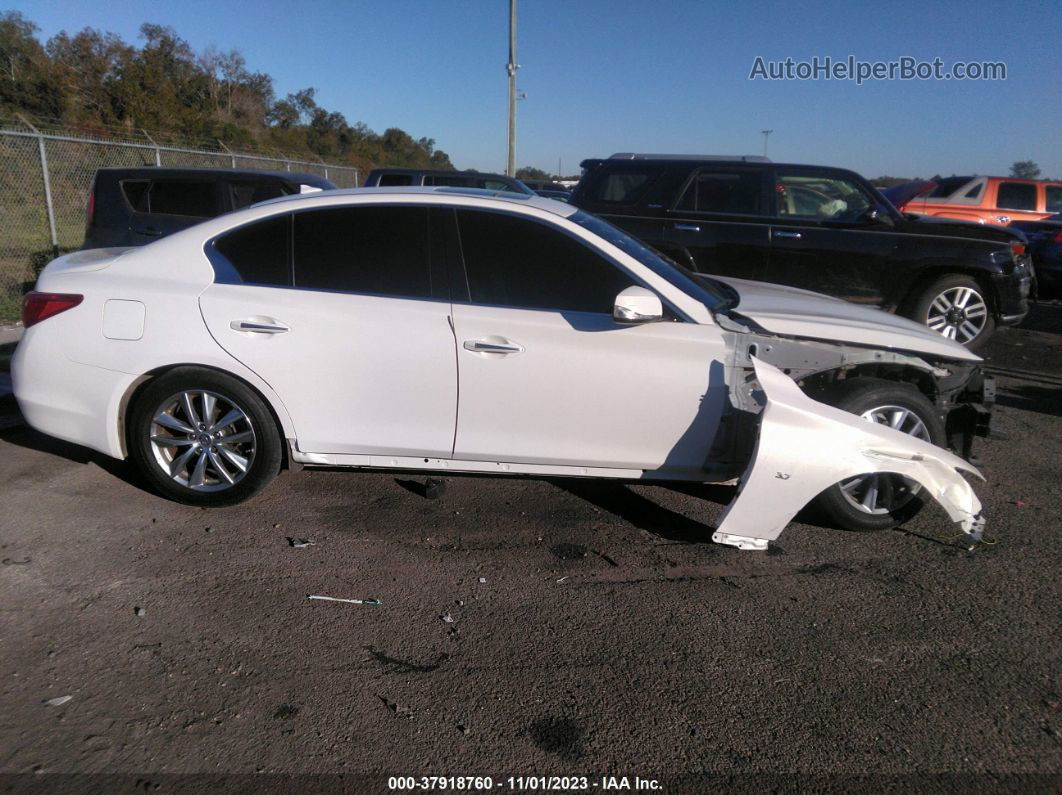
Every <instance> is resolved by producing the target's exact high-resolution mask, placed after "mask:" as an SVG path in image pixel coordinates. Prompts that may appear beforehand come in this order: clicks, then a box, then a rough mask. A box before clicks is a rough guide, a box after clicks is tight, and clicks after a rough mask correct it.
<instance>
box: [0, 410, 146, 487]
mask: <svg viewBox="0 0 1062 795" xmlns="http://www.w3.org/2000/svg"><path fill="white" fill-rule="evenodd" d="M0 440H2V441H4V442H7V443H8V444H13V445H16V446H17V447H24V448H26V449H27V450H36V451H37V452H40V453H46V454H48V455H53V456H58V457H59V458H65V459H66V460H67V461H73V462H74V463H76V464H95V465H96V466H98V467H99V468H100V469H102V470H103V471H104V472H106V473H107V474H108V475H111V476H112V477H115V478H118V479H119V480H122V481H124V482H126V483H128V484H129V485H130V486H133V487H135V488H137V489H139V490H140V491H143V492H146V493H148V494H155V492H154V491H152V490H151V488H149V487H148V485H147V483H145V482H144V481H143V480H142V479H141V477H140V475H139V473H138V472H137V471H136V470H135V469H134V468H133V467H131V466H129V465H128V463H127V462H125V461H119V460H118V459H117V458H111V457H110V456H108V455H104V454H103V453H97V452H96V451H95V450H90V449H89V448H87V447H82V446H81V445H77V444H72V443H71V442H64V441H63V440H61V439H56V438H54V437H52V436H45V435H44V434H43V433H39V432H37V431H35V430H33V429H32V428H30V427H29V426H28V425H21V424H20V425H15V426H13V427H9V428H4V429H3V430H0Z"/></svg>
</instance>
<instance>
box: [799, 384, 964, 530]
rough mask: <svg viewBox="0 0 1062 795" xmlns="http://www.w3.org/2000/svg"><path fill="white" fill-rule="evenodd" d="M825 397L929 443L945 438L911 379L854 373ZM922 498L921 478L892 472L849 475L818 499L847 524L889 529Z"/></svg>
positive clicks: (834, 519)
mask: <svg viewBox="0 0 1062 795" xmlns="http://www.w3.org/2000/svg"><path fill="white" fill-rule="evenodd" d="M821 400H822V402H823V403H828V404H829V405H831V406H836V407H837V408H839V409H842V410H844V411H847V412H850V413H852V414H857V415H859V416H860V417H862V418H863V419H864V420H866V421H867V422H876V423H879V424H881V425H888V426H889V427H891V428H895V429H896V430H898V431H901V432H903V433H906V434H909V435H911V436H914V437H915V438H917V439H921V440H923V441H926V442H929V443H931V444H935V445H943V444H944V442H945V435H944V424H943V423H942V422H941V420H940V417H939V416H938V415H937V412H936V410H935V409H934V407H933V404H932V403H930V402H929V400H928V399H926V397H925V396H924V395H923V394H922V393H921V392H919V391H918V390H917V389H916V388H915V387H913V386H911V385H910V384H903V383H897V382H895V381H884V380H881V379H878V378H855V379H851V380H847V381H842V382H840V383H839V384H838V385H837V386H836V387H835V388H834V389H833V390H831V391H830V392H828V393H827V394H826V395H825V396H824V397H822V398H821ZM924 504H925V496H924V495H923V493H922V487H921V486H919V485H918V483H916V482H915V481H913V480H911V479H909V478H905V477H903V476H902V475H894V474H889V473H876V474H869V475H860V476H858V477H854V478H849V479H848V480H845V481H842V482H841V483H838V484H836V485H834V486H831V487H830V488H829V489H827V490H826V491H824V492H823V493H822V494H820V495H819V496H818V497H817V498H816V500H815V506H816V507H817V508H818V509H819V511H820V512H822V513H823V514H825V516H826V518H827V519H828V520H829V521H831V522H832V523H834V524H836V525H838V526H839V527H843V528H845V529H846V530H886V529H888V528H890V527H895V526H896V525H898V524H901V523H903V522H906V521H908V520H909V519H911V518H912V517H913V516H914V515H915V514H916V513H918V511H920V510H921V509H922V506H923V505H924Z"/></svg>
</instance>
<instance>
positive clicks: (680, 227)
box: [675, 224, 701, 232]
mask: <svg viewBox="0 0 1062 795" xmlns="http://www.w3.org/2000/svg"><path fill="white" fill-rule="evenodd" d="M675 231H676V232H700V231H701V228H700V227H699V226H697V224H675Z"/></svg>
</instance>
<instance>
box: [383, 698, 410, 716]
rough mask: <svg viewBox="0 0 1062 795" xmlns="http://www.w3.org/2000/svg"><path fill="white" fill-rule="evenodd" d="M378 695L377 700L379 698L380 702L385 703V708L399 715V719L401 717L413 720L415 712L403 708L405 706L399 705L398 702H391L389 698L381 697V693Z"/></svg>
mask: <svg viewBox="0 0 1062 795" xmlns="http://www.w3.org/2000/svg"><path fill="white" fill-rule="evenodd" d="M376 695H377V698H379V699H380V701H382V702H383V703H384V706H385V707H387V708H388V709H389V710H391V712H393V713H395V714H396V715H398V717H400V718H412V717H413V710H411V709H409V708H408V707H403V706H401V705H399V704H397V703H396V702H394V701H391V700H390V699H389V698H387V696H381V695H380V694H379V693H377V694H376Z"/></svg>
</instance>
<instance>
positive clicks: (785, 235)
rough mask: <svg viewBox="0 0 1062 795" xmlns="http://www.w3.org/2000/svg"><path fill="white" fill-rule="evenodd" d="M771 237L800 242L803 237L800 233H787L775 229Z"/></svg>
mask: <svg viewBox="0 0 1062 795" xmlns="http://www.w3.org/2000/svg"><path fill="white" fill-rule="evenodd" d="M771 237H779V238H782V239H783V240H800V238H802V237H803V235H802V234H800V233H799V232H787V231H786V230H784V229H775V230H774V231H773V232H772V233H771Z"/></svg>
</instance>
